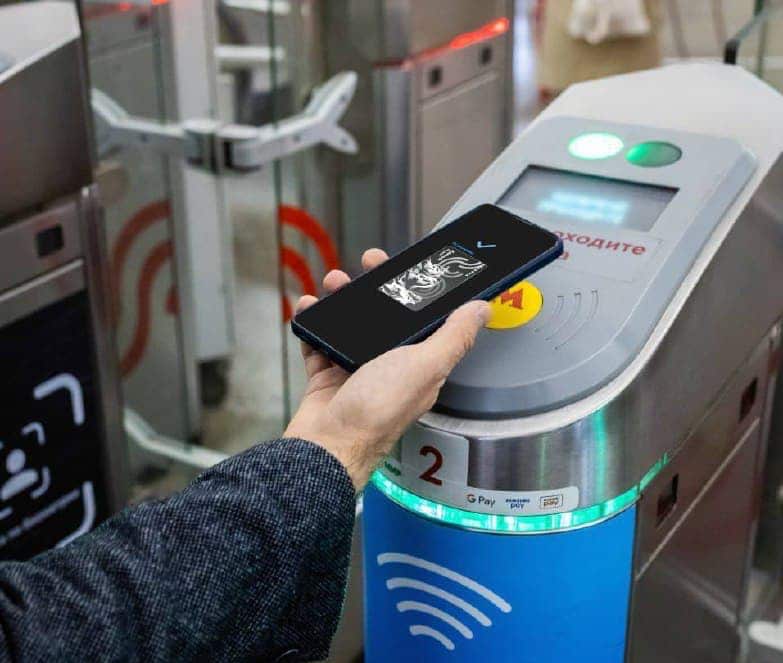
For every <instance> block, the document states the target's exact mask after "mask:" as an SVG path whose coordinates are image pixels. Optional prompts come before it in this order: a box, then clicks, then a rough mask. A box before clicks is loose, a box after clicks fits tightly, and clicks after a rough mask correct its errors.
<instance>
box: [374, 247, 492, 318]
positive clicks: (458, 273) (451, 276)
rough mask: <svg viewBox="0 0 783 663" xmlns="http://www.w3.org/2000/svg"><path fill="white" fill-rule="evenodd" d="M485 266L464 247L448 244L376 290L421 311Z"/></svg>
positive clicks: (411, 308)
mask: <svg viewBox="0 0 783 663" xmlns="http://www.w3.org/2000/svg"><path fill="white" fill-rule="evenodd" d="M486 266H487V265H486V263H483V262H481V260H479V259H478V258H476V257H474V256H472V255H470V254H468V253H465V251H461V250H460V249H458V248H456V247H454V246H447V247H445V248H443V249H440V250H439V251H436V252H435V253H433V254H432V255H431V256H427V257H426V258H425V259H424V260H422V261H420V262H417V263H416V264H415V265H414V266H413V267H409V268H408V269H406V270H405V271H404V272H402V274H398V275H397V276H395V277H394V278H393V279H389V280H388V281H386V283H384V284H383V285H382V286H381V287H380V288H379V290H380V291H381V292H382V293H384V294H385V295H388V296H389V297H391V298H392V299H393V300H395V301H397V302H399V303H400V304H402V305H403V306H405V307H407V308H409V309H410V310H411V311H420V310H421V309H423V308H424V307H425V306H428V305H430V304H431V303H432V302H434V301H437V300H438V299H440V298H441V297H443V295H445V294H446V293H447V292H451V291H452V290H454V288H456V287H457V286H460V285H462V284H463V283H465V281H467V280H468V279H469V278H471V277H472V276H475V275H476V274H478V273H479V272H480V271H482V270H483V269H485V268H486Z"/></svg>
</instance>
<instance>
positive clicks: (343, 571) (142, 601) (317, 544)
mask: <svg viewBox="0 0 783 663" xmlns="http://www.w3.org/2000/svg"><path fill="white" fill-rule="evenodd" d="M354 508H355V493H354V488H353V484H352V482H351V480H350V478H349V477H348V475H347V473H346V471H345V469H344V468H343V466H342V465H341V464H340V463H339V462H338V461H337V460H336V459H335V458H334V457H333V456H331V455H330V454H329V453H328V452H326V451H325V450H324V449H322V448H321V447H318V446H316V445H314V444H312V443H310V442H306V441H303V440H295V439H284V440H276V441H274V442H271V443H268V444H262V445H259V446H256V447H254V448H253V449H251V450H249V451H247V452H245V453H243V454H240V455H238V456H235V457H233V458H231V459H229V460H227V461H225V462H223V463H221V464H220V465H217V466H215V467H214V468H212V469H210V470H208V471H206V472H205V473H203V474H202V475H201V476H199V477H198V478H197V479H196V480H195V481H194V482H193V483H192V484H191V485H190V486H189V487H188V488H187V489H185V490H184V491H183V492H181V493H179V494H177V495H174V496H173V497H171V498H169V499H166V500H162V501H158V502H153V503H146V504H142V505H139V506H136V507H132V508H128V509H126V510H125V511H123V512H121V513H120V514H118V515H117V516H115V517H113V518H111V519H109V520H107V521H106V522H104V523H103V524H102V525H101V526H100V527H98V528H97V529H96V530H95V531H93V532H92V533H90V534H87V535H84V536H82V537H81V538H79V539H77V540H76V541H75V542H73V543H72V544H70V545H68V546H66V547H64V548H61V549H58V550H55V551H52V552H48V553H45V554H43V555H40V556H38V557H36V558H34V559H33V560H32V561H30V562H8V563H4V564H0V652H2V653H4V654H5V656H4V658H8V659H10V660H19V661H52V660H57V661H76V660H79V661H84V660H97V661H174V660H176V661H193V660H214V661H245V660H255V661H259V660H261V661H274V660H275V659H276V658H277V657H278V656H280V655H282V654H285V653H288V654H289V656H288V657H286V658H285V660H286V661H297V660H301V661H312V660H319V659H322V658H324V657H326V655H327V654H328V649H329V642H330V640H331V637H332V635H333V634H334V631H335V629H336V626H337V622H338V619H339V615H340V610H341V607H342V601H343V595H344V590H345V581H346V575H347V568H348V561H349V555H350V545H351V535H352V531H353V523H354Z"/></svg>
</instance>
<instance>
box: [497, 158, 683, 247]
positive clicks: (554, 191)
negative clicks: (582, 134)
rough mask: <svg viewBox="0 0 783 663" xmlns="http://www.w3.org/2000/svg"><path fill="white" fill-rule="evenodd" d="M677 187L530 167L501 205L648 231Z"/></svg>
mask: <svg viewBox="0 0 783 663" xmlns="http://www.w3.org/2000/svg"><path fill="white" fill-rule="evenodd" d="M676 193H677V189H673V188H670V187H663V186H656V185H651V184H639V183H637V182H627V181H625V180H614V179H608V178H605V177H596V176H594V175H585V174H583V173H573V172H569V171H565V170H554V169H551V168H541V167H540V166H530V167H529V168H527V169H526V170H525V171H524V172H523V173H522V175H521V176H520V177H519V179H517V181H516V182H514V184H513V185H512V186H511V187H510V188H509V189H508V191H506V193H505V194H504V195H503V197H502V198H501V199H500V201H499V202H498V204H500V205H506V206H508V207H512V208H514V209H519V210H529V211H531V212H542V213H544V214H546V215H548V216H551V217H555V218H559V219H563V220H567V221H576V222H579V223H585V224H605V225H610V226H617V227H622V228H629V229H631V230H641V231H645V232H646V231H648V230H650V228H652V226H653V224H654V223H655V222H656V221H657V220H658V218H659V217H660V216H661V214H663V211H664V210H665V209H666V206H667V205H668V204H669V202H670V201H671V199H672V198H674V194H676Z"/></svg>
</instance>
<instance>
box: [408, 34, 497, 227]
mask: <svg viewBox="0 0 783 663" xmlns="http://www.w3.org/2000/svg"><path fill="white" fill-rule="evenodd" d="M492 42H496V43H494V44H486V45H485V46H486V47H491V45H494V46H497V51H498V52H501V53H502V51H503V50H504V49H503V46H504V45H503V43H502V42H503V39H502V38H497V39H495V40H492ZM458 55H461V52H458V53H457V54H455V56H454V59H456V58H457V56H458ZM472 60H474V59H473V58H471V63H472ZM475 60H477V58H475ZM454 68H456V67H454ZM449 69H451V67H448V66H446V67H444V71H448V70H449ZM466 69H467V70H468V71H466V72H465V73H468V72H470V73H473V72H471V71H470V69H472V67H471V68H467V67H466ZM417 73H418V74H419V78H420V79H426V76H423V75H422V74H423V73H424V72H423V70H421V69H419V70H418V71H417ZM455 78H456V76H455ZM503 86H504V80H503V69H502V63H498V68H493V69H490V70H489V71H487V72H485V73H483V74H479V75H478V76H473V77H472V78H469V79H467V80H465V79H463V80H460V81H459V83H457V84H455V85H454V87H453V88H451V89H449V90H448V91H446V92H443V93H441V94H439V95H437V96H432V97H429V98H427V100H426V101H425V102H424V103H423V104H422V105H421V106H420V108H419V110H418V115H419V117H418V122H417V124H418V126H419V127H420V130H419V136H420V145H419V150H418V164H417V172H418V173H420V184H419V186H418V187H417V190H416V193H417V198H418V200H417V206H416V224H415V225H416V232H415V235H414V236H413V237H411V238H410V239H411V240H412V239H417V238H419V237H422V236H424V235H425V234H426V233H428V232H430V231H431V230H432V229H433V228H434V227H435V224H436V223H437V222H438V220H440V218H441V217H442V216H443V215H444V214H445V213H446V212H447V211H448V210H449V208H450V207H451V206H452V205H453V204H454V202H455V201H456V200H457V199H458V198H459V197H460V195H462V192H463V191H464V190H465V189H467V188H468V186H470V184H471V183H472V182H473V180H475V179H476V177H478V176H479V175H480V174H481V173H482V172H483V170H484V169H485V168H486V167H487V166H488V165H489V164H490V163H491V162H492V160H493V159H494V158H495V157H496V156H497V155H498V154H499V153H500V151H501V150H502V149H503V145H504V140H505V132H504V131H503V124H502V122H498V121H487V119H488V118H493V119H495V120H497V119H498V118H501V117H502V116H503V109H504V100H505V99H504V87H503Z"/></svg>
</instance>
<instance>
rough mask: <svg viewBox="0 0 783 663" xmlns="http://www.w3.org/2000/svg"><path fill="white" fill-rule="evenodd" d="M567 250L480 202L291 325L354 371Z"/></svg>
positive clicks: (423, 335)
mask: <svg viewBox="0 0 783 663" xmlns="http://www.w3.org/2000/svg"><path fill="white" fill-rule="evenodd" d="M562 252H563V242H562V240H561V239H560V238H559V237H558V236H557V235H555V234H554V233H551V232H549V231H548V230H544V229H543V228H541V227H539V226H536V225H534V224H532V223H530V222H529V221H526V220H525V219H522V218H520V217H518V216H516V215H514V214H511V213H510V212H507V211H506V210H504V209H501V208H500V207H497V206H495V205H480V206H478V207H476V208H475V209H473V210H471V211H470V212H468V213H467V214H465V215H463V216H461V217H459V218H458V219H455V220H454V221H452V222H451V223H449V224H448V225H446V226H444V227H443V228H441V229H440V230H436V231H435V232H433V233H431V234H430V235H427V236H426V237H425V238H424V239H422V240H420V241H419V242H417V243H416V244H413V245H412V246H410V247H408V248H407V249H405V250H404V251H402V252H401V253H398V254H397V255H395V256H393V257H391V258H389V260H387V261H386V262H385V263H383V264H382V265H380V266H378V267H376V268H375V269H373V270H370V271H369V272H367V273H365V274H363V275H362V276H360V277H358V278H356V279H355V280H353V281H351V282H350V283H349V284H348V285H346V286H345V287H343V288H341V289H340V290H338V291H337V292H334V293H332V294H330V295H328V296H326V297H324V298H323V299H322V300H321V301H319V302H317V303H316V304H314V305H313V306H311V307H310V308H308V309H305V310H304V311H302V312H301V313H299V314H298V315H297V316H296V317H295V318H294V319H293V320H292V321H291V327H292V329H293V332H294V334H296V335H297V336H298V337H299V338H301V339H302V340H304V341H306V342H307V343H309V344H310V345H312V346H313V347H314V348H316V349H318V350H320V351H321V352H323V353H324V354H325V355H326V356H327V357H329V358H330V359H331V360H332V361H334V362H335V363H336V364H338V365H339V366H342V367H343V368H345V369H346V370H349V371H355V370H356V369H357V368H359V366H361V365H362V364H364V363H366V362H368V361H370V360H371V359H374V358H375V357H377V356H378V355H381V354H383V353H384V352H386V351H388V350H391V349H392V348H396V347H398V346H400V345H406V344H408V343H415V342H417V341H420V340H422V339H424V338H426V337H427V336H429V335H430V334H432V332H434V331H435V330H436V329H437V328H438V327H439V326H440V325H441V324H443V322H444V321H445V320H446V318H447V317H448V316H449V314H450V313H451V312H452V311H453V310H454V309H456V308H458V307H459V306H460V305H461V304H464V303H465V302H468V301H470V300H472V299H485V300H490V299H492V298H493V297H495V296H497V295H499V294H500V293H501V292H503V291H504V290H506V289H507V288H509V287H510V286H512V285H514V283H516V282H517V281H520V280H521V279H523V278H525V277H526V276H529V275H530V274H532V273H533V272H535V271H536V270H538V269H540V268H541V267H543V266H544V265H546V264H548V263H550V262H552V261H553V260H555V259H556V258H557V257H558V256H560V254H561V253H562Z"/></svg>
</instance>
